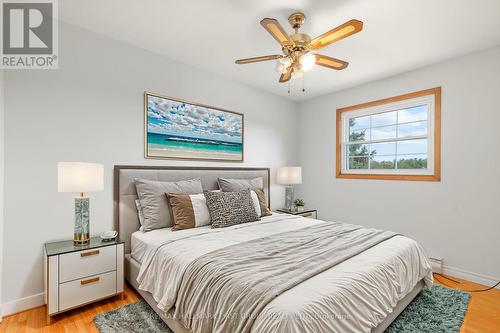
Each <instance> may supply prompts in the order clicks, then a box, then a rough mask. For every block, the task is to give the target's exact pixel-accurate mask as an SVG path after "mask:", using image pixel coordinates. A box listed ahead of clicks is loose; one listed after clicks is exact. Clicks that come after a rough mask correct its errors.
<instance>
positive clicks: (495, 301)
mask: <svg viewBox="0 0 500 333" xmlns="http://www.w3.org/2000/svg"><path fill="white" fill-rule="evenodd" d="M437 279H439V281H438V280H437ZM453 279H454V280H457V281H459V282H460V283H455V282H453V281H449V280H447V279H445V278H444V277H442V276H437V278H435V279H434V283H435V284H440V285H444V286H446V287H452V288H458V289H461V290H474V289H483V288H485V286H482V285H480V284H476V283H472V282H469V281H466V280H462V279H458V278H453ZM470 294H471V296H472V297H471V300H470V302H469V308H468V309H467V313H466V315H465V320H464V323H463V325H462V329H461V330H460V332H461V333H498V332H500V290H498V289H493V290H489V291H487V292H481V293H470Z"/></svg>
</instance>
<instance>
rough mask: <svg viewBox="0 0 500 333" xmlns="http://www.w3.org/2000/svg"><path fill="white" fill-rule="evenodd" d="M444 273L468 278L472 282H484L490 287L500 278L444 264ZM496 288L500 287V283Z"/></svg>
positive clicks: (483, 283)
mask: <svg viewBox="0 0 500 333" xmlns="http://www.w3.org/2000/svg"><path fill="white" fill-rule="evenodd" d="M443 274H444V275H449V276H454V277H457V278H460V279H464V280H468V281H471V282H475V283H479V284H482V285H485V286H488V287H489V286H493V285H495V283H497V282H498V281H499V280H500V278H494V277H491V276H486V275H482V274H477V273H473V272H469V271H465V270H463V269H460V268H456V267H451V266H446V265H443ZM495 289H500V285H498V286H497V287H496V288H495Z"/></svg>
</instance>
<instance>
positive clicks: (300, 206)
mask: <svg viewBox="0 0 500 333" xmlns="http://www.w3.org/2000/svg"><path fill="white" fill-rule="evenodd" d="M293 205H294V206H295V209H296V210H297V211H298V212H303V211H304V206H305V205H306V202H305V201H304V199H295V200H294V201H293Z"/></svg>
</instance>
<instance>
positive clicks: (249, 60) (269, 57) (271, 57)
mask: <svg viewBox="0 0 500 333" xmlns="http://www.w3.org/2000/svg"><path fill="white" fill-rule="evenodd" d="M282 57H283V56H282V55H279V54H273V55H267V56H261V57H253V58H245V59H238V60H236V61H235V63H237V64H239V65H243V64H250V63H252V62H259V61H267V60H275V59H279V58H282Z"/></svg>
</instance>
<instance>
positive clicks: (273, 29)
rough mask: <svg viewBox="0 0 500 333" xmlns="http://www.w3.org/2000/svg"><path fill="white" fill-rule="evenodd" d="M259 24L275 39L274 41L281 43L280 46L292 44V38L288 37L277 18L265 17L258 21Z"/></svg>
mask: <svg viewBox="0 0 500 333" xmlns="http://www.w3.org/2000/svg"><path fill="white" fill-rule="evenodd" d="M260 25H262V26H263V27H264V29H266V30H267V31H268V32H269V33H270V34H271V35H272V36H273V37H274V39H276V41H277V42H278V43H280V44H281V46H283V47H290V46H293V41H292V39H291V38H290V36H288V34H287V33H286V31H285V30H284V29H283V27H282V26H281V24H280V23H279V22H278V21H277V20H275V19H272V18H265V19H263V20H262V21H260Z"/></svg>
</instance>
